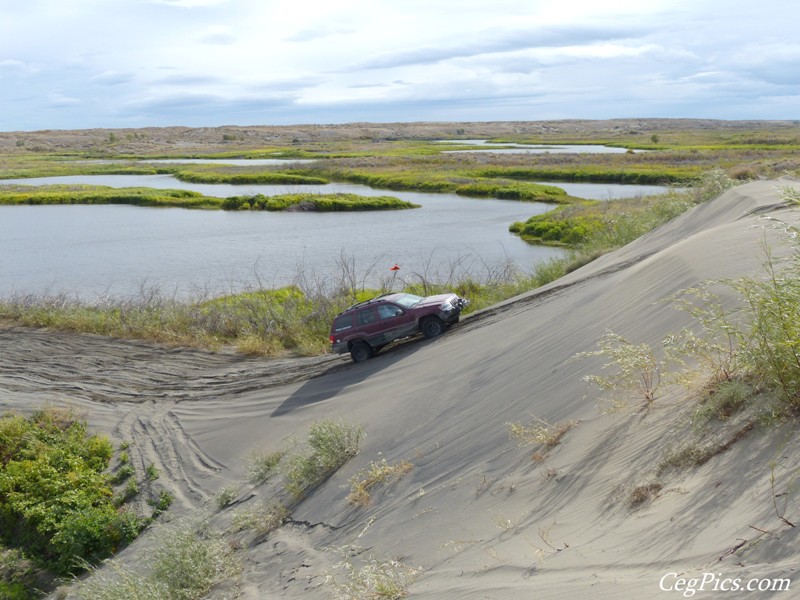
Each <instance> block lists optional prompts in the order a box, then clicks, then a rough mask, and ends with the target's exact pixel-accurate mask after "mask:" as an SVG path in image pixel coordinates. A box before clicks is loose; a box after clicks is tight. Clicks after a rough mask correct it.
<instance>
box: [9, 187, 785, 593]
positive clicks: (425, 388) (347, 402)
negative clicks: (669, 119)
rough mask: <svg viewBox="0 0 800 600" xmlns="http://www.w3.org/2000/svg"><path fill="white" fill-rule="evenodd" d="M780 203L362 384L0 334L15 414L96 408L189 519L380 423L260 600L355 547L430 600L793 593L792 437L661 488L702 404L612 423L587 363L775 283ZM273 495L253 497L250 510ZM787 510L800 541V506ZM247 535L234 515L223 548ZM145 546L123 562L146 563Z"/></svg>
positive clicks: (398, 355)
mask: <svg viewBox="0 0 800 600" xmlns="http://www.w3.org/2000/svg"><path fill="white" fill-rule="evenodd" d="M781 185H784V184H783V183H780V182H774V181H768V182H755V183H750V184H747V185H743V186H740V187H738V188H735V189H734V190H731V191H729V192H727V193H725V194H724V195H723V196H721V197H719V198H718V199H716V200H714V201H712V202H710V203H708V204H705V205H701V206H698V207H696V208H695V209H693V210H692V211H690V212H688V213H686V214H684V215H682V216H681V217H679V218H678V219H676V220H675V221H673V222H671V223H669V224H667V225H666V226H664V227H662V228H660V229H658V230H656V231H654V232H651V233H650V234H648V235H646V236H644V237H643V238H641V239H639V240H637V241H636V242H634V243H632V244H630V245H629V246H627V247H625V248H623V249H621V250H619V251H617V252H614V253H612V254H609V255H606V256H604V257H602V258H600V259H598V260H597V261H595V262H593V263H591V264H589V265H587V266H586V267H584V268H582V269H580V270H578V271H575V272H573V273H571V274H570V275H568V276H567V277H565V278H563V279H561V280H559V281H556V282H554V283H552V284H550V285H549V286H546V287H545V288H541V289H539V290H536V291H535V292H532V293H529V294H526V295H524V296H521V297H519V298H516V299H514V300H512V301H508V302H505V303H503V304H501V305H498V306H497V307H494V308H492V309H488V310H485V311H482V312H481V313H479V314H476V315H474V316H472V317H470V318H465V319H464V320H463V321H462V323H461V324H460V325H459V326H457V327H456V328H454V329H453V330H452V331H451V332H449V333H448V334H447V335H445V336H443V337H441V338H438V339H435V340H431V341H420V342H413V343H409V344H404V345H402V346H399V347H397V348H395V349H394V350H390V351H387V352H385V353H382V354H381V355H379V356H377V357H376V358H375V359H373V360H370V361H368V362H366V363H363V364H359V365H354V364H350V363H349V362H348V361H347V360H346V359H343V358H340V357H325V358H322V359H308V360H298V361H284V362H275V363H272V362H270V361H263V360H256V359H246V358H241V357H238V356H235V355H213V354H208V353H203V352H196V351H184V350H164V349H161V348H157V347H153V346H150V345H147V344H142V343H136V342H123V341H118V340H108V339H104V338H97V337H93V336H76V335H67V334H56V333H48V332H41V331H29V330H24V329H19V328H16V329H8V328H6V329H0V344H2V346H3V352H2V354H0V410H6V409H18V410H29V409H31V408H32V407H36V406H39V405H41V404H43V403H69V404H71V405H74V406H77V407H79V408H81V409H85V411H86V414H87V416H88V419H89V421H90V424H91V425H93V426H94V427H96V428H99V429H101V430H103V431H105V432H107V433H109V434H110V435H112V436H113V437H115V438H117V439H128V440H132V441H133V445H132V447H131V451H132V456H135V459H136V460H137V461H139V464H140V465H144V464H148V463H149V462H155V463H156V464H157V465H159V466H160V467H161V469H162V473H164V481H165V482H166V483H165V485H167V486H168V487H170V489H172V490H174V492H175V494H176V497H177V502H176V503H175V505H174V506H173V508H172V509H170V515H171V518H181V517H184V516H187V517H188V516H191V515H199V514H207V513H212V512H213V507H212V506H211V504H212V503H211V502H210V500H209V499H210V498H211V497H212V496H213V494H214V493H215V491H216V490H217V489H219V488H220V487H222V486H223V485H227V484H230V483H231V482H241V481H242V480H243V478H244V476H245V463H246V457H247V454H248V453H249V452H250V451H252V450H253V449H260V450H274V449H278V448H281V447H284V446H285V444H286V438H287V436H288V435H290V434H294V435H296V436H297V438H298V439H302V437H303V436H304V435H305V431H306V429H307V427H308V425H309V424H310V423H312V422H313V421H315V420H319V419H321V418H336V419H342V420H344V421H347V422H350V423H358V424H361V425H362V426H363V427H364V430H365V431H366V434H367V437H366V438H365V440H364V442H363V444H362V447H361V451H360V453H359V455H358V456H357V457H356V458H355V459H353V460H352V461H351V462H350V463H349V464H347V465H346V466H345V467H344V468H343V469H342V470H341V471H340V472H339V473H337V474H336V475H335V476H334V477H333V478H332V479H331V480H329V481H328V482H327V483H326V484H324V485H323V486H322V487H321V488H319V489H317V490H316V491H315V492H314V493H313V494H312V495H311V496H310V497H308V498H307V499H306V500H304V501H303V502H302V503H301V504H300V505H299V506H298V507H297V508H296V509H295V511H294V513H293V515H292V520H291V521H290V523H288V524H287V525H285V526H284V527H283V528H281V529H280V530H278V531H276V532H274V533H273V534H271V535H270V536H268V537H267V538H265V539H263V540H259V542H258V543H256V544H253V545H250V546H247V547H246V548H245V549H244V550H243V556H244V558H245V568H244V571H243V574H242V576H241V581H240V589H241V592H242V597H243V598H327V597H330V589H329V587H327V586H326V585H325V584H324V580H325V573H326V570H327V569H329V568H330V566H331V565H332V564H334V563H335V562H337V561H338V560H339V557H338V555H337V554H336V553H335V552H334V551H333V550H332V549H333V548H336V547H341V546H345V545H349V544H354V545H357V546H358V547H360V548H363V549H365V550H364V555H365V556H366V555H367V554H369V555H374V556H375V557H378V558H400V559H401V560H402V561H403V562H404V563H405V564H408V565H412V566H415V567H420V568H422V569H424V572H423V573H422V574H421V575H420V576H419V577H418V579H417V580H416V582H415V583H414V585H413V586H412V587H411V589H410V591H411V593H412V594H413V595H414V596H415V597H420V598H431V599H434V598H435V599H449V598H452V599H459V600H461V599H472V598H475V599H478V598H481V599H482V598H493V599H504V598H508V599H517V598H532V597H537V598H571V599H574V598H590V597H591V598H600V599H602V598H618V597H630V598H662V597H669V596H679V595H680V592H679V591H673V592H671V593H667V592H664V591H662V590H661V589H660V582H661V581H662V578H664V577H665V576H666V578H665V579H664V580H663V581H664V584H663V585H667V586H670V585H672V584H674V581H675V579H676V577H677V576H672V575H668V574H670V573H677V574H679V575H680V576H681V577H699V576H702V574H703V573H714V574H719V575H720V577H722V578H740V579H741V580H742V581H743V582H745V583H746V582H747V581H748V580H749V579H750V578H754V577H770V578H778V577H785V578H793V577H794V576H795V574H796V569H797V564H798V554H799V553H800V544H798V539H797V533H796V531H797V529H796V528H790V527H788V526H786V525H785V524H784V523H782V522H781V521H780V520H779V519H778V518H777V516H776V511H775V508H774V505H773V487H771V485H770V474H771V470H770V462H771V461H778V463H779V464H780V465H782V466H781V468H780V469H778V471H777V474H778V479H777V484H778V485H779V486H784V487H785V486H786V485H787V484H788V481H789V476H790V474H791V467H793V463H794V458H793V457H794V456H796V453H797V450H798V442H797V439H796V437H795V436H793V435H792V434H793V432H792V431H791V430H790V428H788V427H787V428H780V427H773V428H771V429H761V428H759V427H756V428H755V430H754V431H753V432H751V433H750V434H749V435H747V436H746V437H745V438H744V439H743V440H741V441H739V442H737V443H736V444H734V445H733V446H732V447H731V449H730V450H728V451H727V452H723V453H721V454H719V455H718V456H715V457H714V458H712V459H711V460H710V461H709V462H707V463H706V464H705V465H703V466H701V467H699V468H697V469H693V470H689V471H684V472H675V473H662V474H658V473H657V472H656V466H657V464H658V463H659V461H660V460H661V459H662V458H663V456H664V454H665V453H666V452H667V451H668V450H669V449H671V448H673V449H674V448H675V447H677V446H679V445H680V444H681V443H683V442H684V441H687V440H689V439H691V436H692V435H693V433H692V431H691V427H690V425H689V423H688V420H687V414H688V413H689V411H690V410H691V409H692V405H691V400H687V398H686V395H685V394H681V393H678V392H672V393H669V394H666V395H665V396H664V397H662V398H659V399H658V400H657V401H656V402H655V404H654V405H653V407H652V408H651V409H650V410H649V411H642V410H638V409H636V408H635V407H634V408H632V409H630V410H627V411H621V412H616V413H612V414H603V413H601V412H600V411H599V410H598V407H597V403H598V401H599V400H601V398H599V396H598V395H597V394H596V393H595V392H593V391H592V390H590V389H589V388H587V384H586V383H585V382H584V381H582V377H583V376H584V375H587V374H590V373H597V372H598V370H599V367H600V365H601V363H602V361H601V360H600V359H591V360H582V361H571V360H570V359H571V357H573V356H574V355H575V354H576V353H578V352H585V351H589V350H592V349H593V348H594V347H595V344H596V342H597V340H598V339H599V338H600V336H601V335H602V334H603V333H604V332H605V331H606V330H609V329H610V330H613V331H614V332H616V333H619V334H622V335H624V336H626V337H628V338H629V339H631V341H634V342H636V343H642V342H646V343H649V344H651V345H652V346H654V347H657V346H659V344H660V342H661V340H662V339H663V338H664V337H665V336H666V335H668V334H669V333H673V332H677V331H678V330H680V329H681V328H683V327H684V326H687V325H690V324H691V321H690V317H689V316H688V315H687V314H686V313H685V312H682V311H679V310H676V309H675V308H674V307H672V306H670V305H669V303H667V302H665V301H664V300H665V299H667V298H669V297H670V296H672V295H673V294H675V293H677V292H679V291H681V290H682V289H685V288H687V287H690V286H693V285H696V284H698V283H701V282H703V281H706V280H709V279H720V278H725V277H736V276H739V275H748V274H755V273H757V272H758V271H759V268H760V262H761V259H762V256H761V253H760V250H759V243H760V242H761V241H762V240H764V239H768V240H772V241H773V243H777V241H776V240H777V236H776V235H775V233H776V230H777V229H778V228H779V227H780V224H781V223H795V224H796V223H797V221H798V212H797V211H796V210H793V209H791V208H787V207H786V206H784V205H782V204H781V202H780V200H779V197H778V196H779V195H778V192H777V189H778V187H780V186H781ZM776 225H777V227H776ZM312 375H313V377H311V376H312ZM534 415H535V416H536V417H538V418H540V419H543V420H545V421H548V422H550V423H563V422H567V421H576V422H577V425H576V426H575V427H574V428H573V429H571V430H570V431H569V432H568V433H567V434H566V435H565V436H564V438H563V439H562V441H561V443H560V444H559V445H558V446H556V447H555V448H553V449H552V450H550V451H549V454H548V455H547V456H546V458H543V460H538V461H534V460H532V459H531V454H532V452H533V451H535V450H536V448H533V447H530V448H519V447H518V446H517V445H516V443H515V442H514V441H513V440H511V439H510V438H509V435H508V431H507V426H506V424H507V423H508V422H528V421H530V420H531V418H532V416H534ZM737 426H741V424H736V423H731V424H729V425H728V426H727V427H728V428H727V429H725V428H723V429H721V430H720V432H719V435H720V436H721V439H725V438H726V436H731V435H733V434H735V432H736V427H737ZM540 450H541V449H540ZM542 454H544V452H542ZM380 457H385V458H386V459H387V460H388V461H390V462H396V461H399V460H401V459H407V460H409V461H411V462H412V463H413V464H414V469H413V470H412V471H411V472H410V473H409V474H407V475H406V476H405V477H403V478H402V479H400V480H399V481H398V482H396V483H394V484H393V485H391V486H386V487H384V488H379V489H378V490H377V491H376V493H375V495H374V498H373V502H372V504H371V505H370V506H369V507H367V508H355V507H353V506H350V505H348V503H347V502H346V500H345V497H346V496H347V493H348V490H347V489H346V487H345V486H346V484H347V482H348V480H349V478H350V477H351V476H352V475H353V474H354V473H356V472H357V471H358V470H359V469H361V468H363V467H365V466H366V465H367V464H368V463H369V462H370V461H372V460H376V459H378V458H380ZM540 458H542V457H540ZM786 467H790V468H788V469H787V468H786ZM648 484H654V487H653V488H652V489H653V490H655V491H654V493H653V497H652V498H651V499H648V500H646V501H644V502H643V503H641V504H640V505H638V506H635V507H631V506H630V505H629V502H628V500H629V498H630V492H631V490H633V489H634V488H635V487H636V486H644V485H648ZM655 485H657V486H660V487H658V488H656V487H655ZM243 489H244V488H243ZM781 489H782V488H781ZM268 492H269V486H262V487H260V488H255V489H249V488H247V489H244V491H243V493H242V495H241V496H240V498H241V499H242V503H241V504H240V505H239V506H240V507H241V506H245V505H247V504H248V503H253V502H256V501H258V500H259V498H261V497H264V496H266V495H268ZM788 507H789V508H788V510H789V511H794V513H795V514H794V516H795V518H796V519H798V520H800V508H798V503H797V499H796V498H790V499H789V504H788ZM787 516H788V514H787ZM229 518H230V515H229V514H227V511H226V512H223V513H222V514H215V516H214V517H213V518H212V520H211V526H220V527H222V526H223V525H224V523H225V522H226V519H228V520H229ZM765 532H766V533H765ZM147 538H148V536H147V535H145V536H143V539H141V540H140V541H137V542H136V543H134V544H133V545H132V546H131V547H130V548H128V549H126V550H125V551H124V552H122V553H121V558H122V559H123V560H127V559H134V558H135V556H136V555H137V552H141V551H142V550H143V549H144V548H146V546H147V544H148V539H147ZM793 583H794V582H793ZM796 585H798V586H800V582H798V583H797V584H796ZM707 589H708V588H707ZM711 594H712V595H713V593H711ZM719 594H721V595H724V597H726V598H732V597H758V594H757V593H756V596H752V595H748V594H744V593H741V594H740V595H739V594H736V593H726V594H722V593H721V592H719ZM762 595H763V594H762ZM698 597H703V596H702V595H701V596H698ZM781 597H789V595H788V594H784V596H781Z"/></svg>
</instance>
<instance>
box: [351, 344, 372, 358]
mask: <svg viewBox="0 0 800 600" xmlns="http://www.w3.org/2000/svg"><path fill="white" fill-rule="evenodd" d="M372 354H373V350H372V346H370V345H369V344H368V343H367V342H356V343H355V344H353V345H352V346H351V347H350V358H352V359H353V362H356V363H360V362H364V361H365V360H368V359H370V358H372Z"/></svg>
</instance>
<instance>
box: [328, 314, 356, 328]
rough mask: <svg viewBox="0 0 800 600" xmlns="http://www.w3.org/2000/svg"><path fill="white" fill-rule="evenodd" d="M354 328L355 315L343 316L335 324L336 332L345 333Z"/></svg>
mask: <svg viewBox="0 0 800 600" xmlns="http://www.w3.org/2000/svg"><path fill="white" fill-rule="evenodd" d="M352 326H353V315H352V314H350V315H342V316H341V317H339V318H337V319H336V320H335V321H334V322H333V330H334V331H343V330H345V329H350V328H351V327H352Z"/></svg>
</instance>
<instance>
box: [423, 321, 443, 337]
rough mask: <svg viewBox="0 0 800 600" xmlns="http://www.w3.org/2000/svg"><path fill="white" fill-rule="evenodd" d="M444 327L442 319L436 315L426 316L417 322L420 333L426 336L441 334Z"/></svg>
mask: <svg viewBox="0 0 800 600" xmlns="http://www.w3.org/2000/svg"><path fill="white" fill-rule="evenodd" d="M445 327H446V325H445V324H444V321H442V320H441V319H439V318H437V317H426V318H424V319H422V321H421V322H420V324H419V328H420V331H422V335H424V336H425V337H426V338H432V337H436V336H437V335H442V334H443V333H444V330H445Z"/></svg>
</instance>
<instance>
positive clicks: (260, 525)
mask: <svg viewBox="0 0 800 600" xmlns="http://www.w3.org/2000/svg"><path fill="white" fill-rule="evenodd" d="M288 517H289V509H287V508H286V507H285V506H284V505H283V504H281V503H280V502H272V503H261V504H260V505H258V506H256V507H255V508H252V509H249V510H244V511H241V512H237V513H236V514H234V515H233V522H232V525H233V529H234V531H243V530H245V529H249V530H252V531H254V532H255V533H256V534H257V535H259V536H264V535H267V534H268V533H270V532H272V531H275V530H276V529H278V527H280V526H281V525H283V524H284V523H285V522H286V519H287V518H288Z"/></svg>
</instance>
